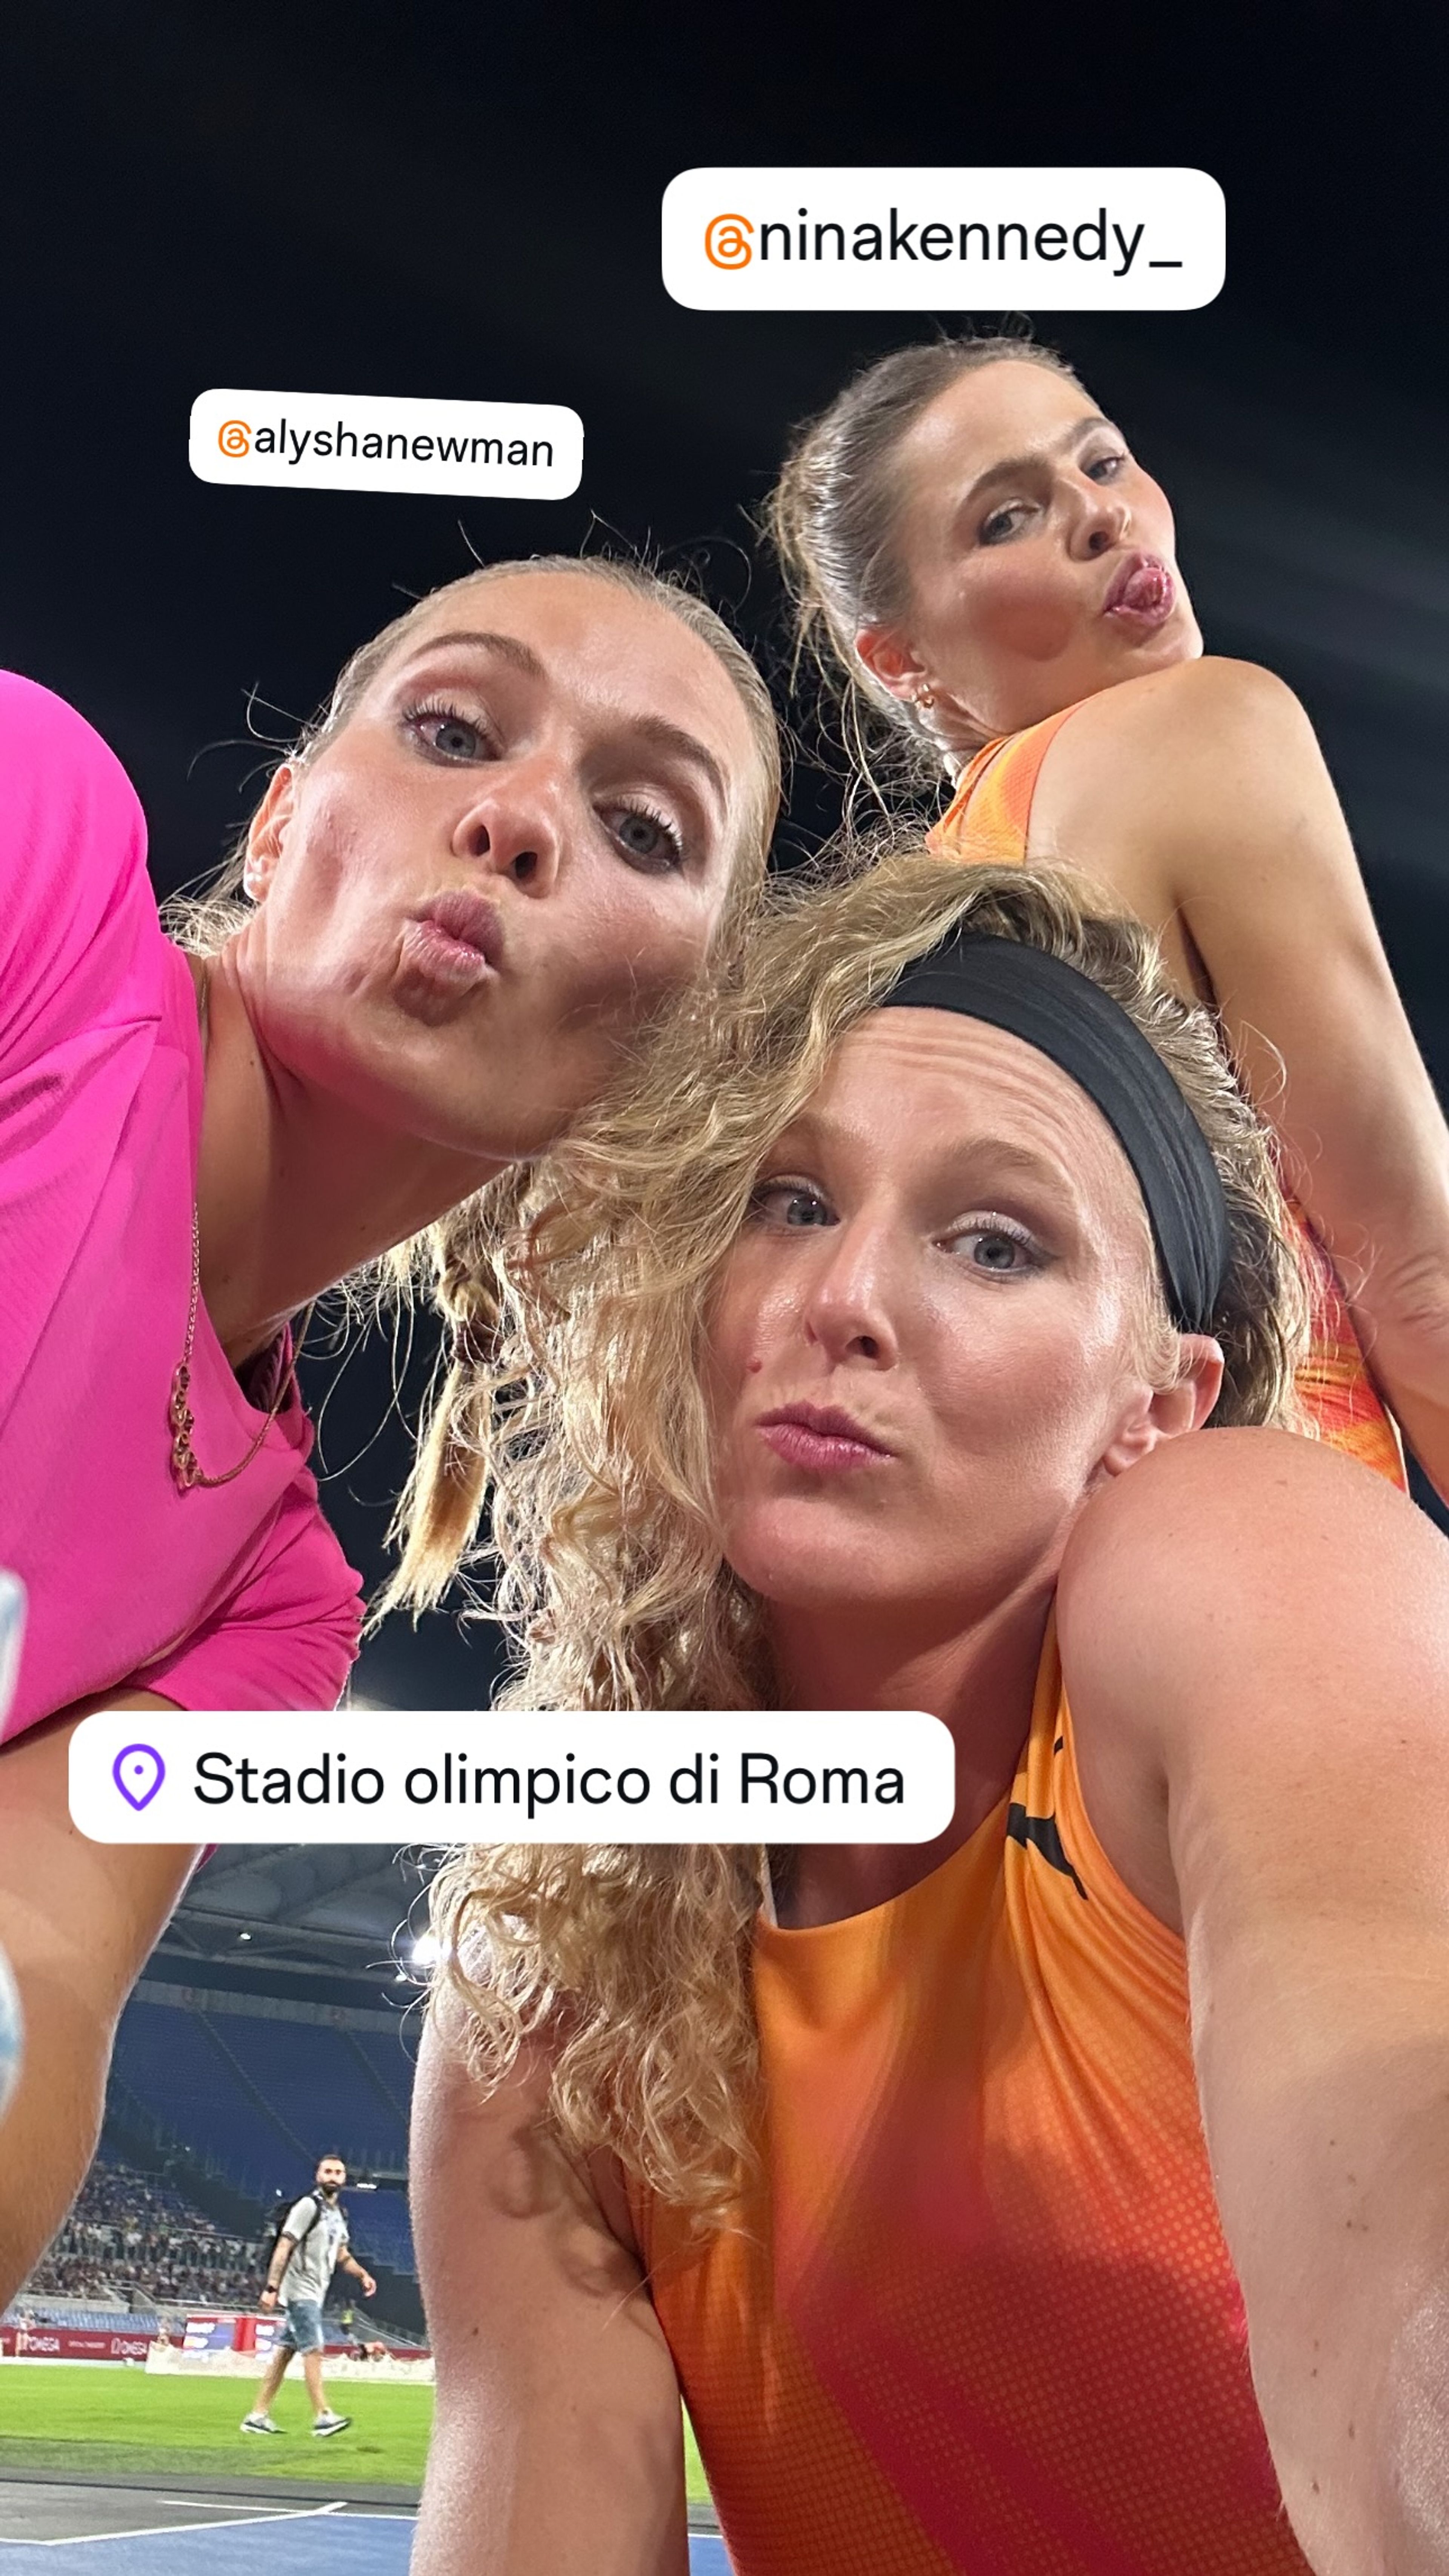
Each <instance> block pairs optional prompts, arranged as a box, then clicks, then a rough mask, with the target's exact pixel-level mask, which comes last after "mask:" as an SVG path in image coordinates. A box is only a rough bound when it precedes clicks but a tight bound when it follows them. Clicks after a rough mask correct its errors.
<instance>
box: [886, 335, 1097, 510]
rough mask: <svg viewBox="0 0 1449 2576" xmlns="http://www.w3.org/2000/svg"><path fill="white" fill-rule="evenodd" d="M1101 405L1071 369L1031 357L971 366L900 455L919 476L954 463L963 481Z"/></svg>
mask: <svg viewBox="0 0 1449 2576" xmlns="http://www.w3.org/2000/svg"><path fill="white" fill-rule="evenodd" d="M1096 412H1097V406H1096V404H1095V403H1094V402H1093V401H1092V399H1091V397H1090V395H1088V394H1085V393H1083V391H1082V388H1081V386H1080V385H1075V384H1073V382H1072V380H1071V378H1070V376H1063V375H1059V374H1058V373H1057V370H1056V369H1055V367H1040V366H1036V365H1034V364H1033V363H1032V361H1031V360H1030V359H1029V358H1002V359H999V360H998V361H997V362H996V363H995V364H994V365H991V366H985V367H970V368H968V369H967V370H966V371H965V373H964V374H962V375H960V376H958V377H957V379H956V382H955V383H954V384H952V385H948V386H947V388H946V390H945V392H944V393H941V394H937V396H936V399H935V401H934V402H931V403H928V404H927V405H926V408H925V410H924V411H923V412H922V413H921V416H920V418H919V419H918V420H917V421H915V422H913V423H912V425H911V427H910V429H909V430H908V431H907V432H906V435H905V437H904V439H903V440H902V442H901V461H902V464H903V465H904V466H905V467H906V469H907V471H908V473H909V474H911V475H912V477H915V478H921V479H924V478H927V477H931V476H933V475H935V474H938V473H940V472H941V471H942V470H943V469H946V468H949V470H950V471H951V472H952V473H953V474H954V475H956V476H958V477H959V478H960V480H961V481H963V482H971V481H973V480H974V478H975V477H976V476H977V475H978V474H984V473H985V472H986V471H987V469H988V468H989V467H990V466H992V465H995V464H997V463H999V462H1000V460H1001V459H1002V458H1003V457H1008V456H1021V455H1023V454H1026V453H1029V452H1030V451H1031V450H1032V449H1033V448H1035V447H1037V446H1038V445H1040V446H1048V445H1050V443H1051V442H1052V440H1054V439H1056V438H1059V437H1061V435H1062V434H1063V432H1064V431H1067V430H1069V429H1071V428H1072V426H1073V425H1074V423H1076V422H1077V421H1081V420H1089V419H1093V418H1095V417H1096Z"/></svg>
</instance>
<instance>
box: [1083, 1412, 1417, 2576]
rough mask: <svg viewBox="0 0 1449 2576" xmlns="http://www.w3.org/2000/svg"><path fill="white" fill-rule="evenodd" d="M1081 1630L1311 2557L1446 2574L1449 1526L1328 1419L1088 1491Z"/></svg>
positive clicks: (1088, 1697)
mask: <svg viewBox="0 0 1449 2576" xmlns="http://www.w3.org/2000/svg"><path fill="white" fill-rule="evenodd" d="M1061 1613H1062V1625H1061V1634H1062V1646H1063V1655H1064V1659H1065V1662H1066V1669H1067V1672H1068V1677H1069V1678H1068V1687H1069V1689H1070V1691H1071V1694H1072V1699H1073V1704H1074V1706H1075V1707H1076V1708H1077V1710H1078V1714H1079V1722H1080V1723H1082V1724H1083V1725H1084V1726H1089V1727H1091V1728H1092V1729H1093V1730H1095V1731H1097V1733H1098V1736H1099V1741H1102V1742H1104V1743H1107V1742H1115V1745H1116V1747H1117V1751H1118V1754H1119V1757H1120V1759H1121V1760H1122V1761H1123V1762H1124V1763H1127V1764H1133V1763H1136V1762H1138V1761H1139V1760H1140V1761H1141V1763H1142V1776H1143V1778H1144V1779H1145V1780H1147V1781H1148V1782H1149V1783H1150V1784H1151V1785H1150V1790H1149V1794H1150V1795H1151V1796H1152V1797H1153V1799H1154V1803H1155V1801H1156V1798H1157V1795H1158V1792H1159V1790H1160V1794H1161V1797H1162V1799H1163V1800H1164V1801H1165V1815H1166V1833H1167V1839H1168V1844H1169V1849H1170V1858H1171V1866H1172V1871H1173V1874H1174V1876H1175V1879H1176V1884H1177V1890H1178V1896H1179V1900H1180V1905H1181V1911H1182V1921H1183V1932H1184V1938H1185V1941H1186V1944H1187V1964H1188V1975H1189V1983H1190V1991H1191V2006H1192V2026H1193V2043H1194V2052H1195V2059H1196V2066H1197V2075H1198V2085H1199V2092H1200V2097H1201V2102H1202V2111H1203V2122H1204V2128H1205V2131H1206V2136H1207V2142H1208V2149H1209V2154H1210V2156H1211V2160H1212V2170H1213V2179H1214V2184H1215V2187H1216V2191H1217V2196H1218V2204H1219V2208H1220V2211H1221V2214H1222V2221H1223V2228H1224V2232H1225V2234H1226V2237H1227V2242H1228V2246H1229V2250H1230V2252H1231V2254H1232V2258H1233V2262H1234V2265H1235V2267H1236V2270H1237V2273H1238V2277H1239V2280H1240V2282H1241V2285H1242V2290H1243V2295H1244V2300H1245V2303H1246V2307H1247V2315H1248V2326H1249V2338H1250V2354H1251V2361H1252V2370H1253V2380H1254V2386H1255V2388H1256V2391H1257V2396H1258V2402H1259V2406H1260V2408H1261V2410H1262V2416H1263V2422H1264V2425H1265V2428H1266V2431H1267V2434H1268V2440H1269V2444H1270V2446H1271V2449H1272V2454H1273V2460H1274V2464H1275V2466H1276V2469H1277V2472H1278V2477H1279V2482H1280V2485H1281V2487H1282V2492H1283V2498H1284V2502H1285V2504H1286V2506H1287V2510H1288V2515H1289V2519H1290V2521H1291V2523H1292V2526H1293V2529H1294V2532H1295V2533H1296V2535H1297V2537H1298V2540H1299V2542H1300V2543H1301V2545H1302V2547H1303V2549H1304V2551H1305V2553H1306V2554H1307V2556H1308V2559H1309V2562H1310V2564H1311V2565H1312V2567H1313V2568H1314V2569H1315V2571H1316V2576H1384V2571H1386V2570H1390V2569H1391V2570H1392V2571H1393V2576H1446V2571H1449V1874H1446V1865H1445V1852H1446V1848H1449V1549H1446V1547H1445V1544H1444V1542H1443V1540H1442V1539H1441V1538H1440V1537H1439V1536H1438V1534H1437V1533H1436V1532H1435V1531H1434V1529H1433V1528H1432V1526H1431V1525H1430V1523H1429V1522H1428V1521H1427V1520H1426V1519H1425V1518H1424V1516H1423V1515H1422V1514H1421V1513H1419V1512H1417V1511H1415V1510H1414V1508H1413V1506H1412V1505H1411V1504H1409V1503H1407V1502H1406V1501H1405V1500H1404V1499H1403V1498H1402V1497H1401V1496H1400V1495H1398V1494H1396V1493H1395V1492H1394V1491H1393V1490H1392V1489H1391V1488H1390V1487H1389V1486H1388V1485H1386V1484H1384V1483H1383V1482H1382V1481H1381V1480H1380V1479H1379V1478H1377V1477H1374V1476H1371V1475H1369V1474H1368V1473H1367V1472H1366V1471H1365V1470H1363V1469H1362V1468H1359V1467H1357V1466H1355V1465H1353V1464H1352V1463H1351V1462H1350V1461H1347V1460H1345V1459H1342V1458H1340V1457H1338V1456H1337V1455H1335V1453H1334V1452H1332V1451H1331V1450H1327V1449H1320V1448H1317V1447H1315V1446H1314V1444H1312V1443H1311V1442H1308V1441H1299V1440H1292V1439H1290V1438H1288V1437H1287V1436H1286V1435H1279V1434H1275V1433H1268V1432H1219V1433H1213V1434H1210V1435H1199V1436H1198V1437H1196V1438H1192V1439H1188V1440H1184V1441H1181V1442H1178V1443H1174V1444H1172V1447H1171V1449H1169V1450H1166V1451H1163V1452H1161V1453H1159V1454H1158V1456H1156V1457H1154V1458H1152V1459H1149V1460H1148V1461H1146V1462H1145V1464H1144V1466H1142V1467H1141V1468H1134V1469H1133V1470H1132V1472H1131V1473H1130V1474H1129V1475H1126V1476H1124V1477H1122V1478H1121V1479H1120V1480H1119V1483H1118V1485H1117V1486H1116V1487H1114V1488H1113V1489H1112V1491H1111V1493H1110V1494H1109V1495H1107V1496H1105V1497H1103V1498H1102V1500H1101V1502H1100V1503H1097V1504H1094V1505H1093V1506H1092V1508H1091V1510H1090V1511H1089V1512H1088V1513H1087V1514H1086V1515H1085V1516H1084V1519H1083V1522H1082V1524H1081V1526H1080V1528H1079V1530H1078V1532H1077V1534H1076V1537H1075V1538H1074V1540H1073V1544H1072V1548H1071V1550H1070V1551H1069V1555H1068V1562H1067V1567H1066V1569H1065V1571H1064V1576H1063V1584H1062V1595H1061Z"/></svg>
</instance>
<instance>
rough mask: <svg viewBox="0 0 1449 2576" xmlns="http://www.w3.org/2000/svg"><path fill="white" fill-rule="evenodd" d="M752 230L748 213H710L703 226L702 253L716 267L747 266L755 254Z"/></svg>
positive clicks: (752, 226) (753, 228)
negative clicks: (707, 220)
mask: <svg viewBox="0 0 1449 2576" xmlns="http://www.w3.org/2000/svg"><path fill="white" fill-rule="evenodd" d="M754 230H755V227H754V225H753V224H752V223H751V221H750V219H749V216H748V215H711V217H710V219H709V222H708V223H707V224H706V225H705V228H704V255H705V258H706V259H708V260H712V261H713V262H714V265H715V267H716V268H748V267H749V264H750V262H751V260H752V259H753V258H754V256H755V247H754V239H753V235H754Z"/></svg>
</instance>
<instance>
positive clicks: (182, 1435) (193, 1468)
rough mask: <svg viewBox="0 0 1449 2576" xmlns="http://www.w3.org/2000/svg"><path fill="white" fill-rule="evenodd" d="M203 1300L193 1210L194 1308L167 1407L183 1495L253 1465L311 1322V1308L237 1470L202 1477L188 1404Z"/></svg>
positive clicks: (292, 1378) (289, 1385) (231, 1478)
mask: <svg viewBox="0 0 1449 2576" xmlns="http://www.w3.org/2000/svg"><path fill="white" fill-rule="evenodd" d="M200 1301H201V1220H200V1217H199V1216H198V1215H197V1212H196V1209H195V1208H194V1207H193V1208H192V1211H191V1305H190V1309H189V1311H188V1313H187V1317H186V1347H185V1349H184V1350H183V1352H182V1354H181V1357H180V1359H179V1360H178V1361H177V1363H176V1368H175V1371H174V1373H173V1376H172V1379H171V1402H170V1404H169V1405H168V1407H167V1420H168V1421H169V1423H170V1425H171V1473H172V1475H173V1476H174V1477H175V1479H176V1482H177V1484H178V1486H179V1487H180V1490H181V1492H182V1493H183V1494H189V1493H190V1491H191V1488H192V1486H193V1485H230V1484H233V1483H234V1482H235V1480H236V1478H237V1477H238V1476H240V1475H241V1474H242V1473H243V1471H244V1470H245V1469H246V1468H248V1467H249V1466H250V1465H251V1463H252V1460H253V1459H254V1458H255V1456H256V1454H257V1451H258V1450H259V1449H260V1447H261V1445H262V1442H263V1441H264V1440H265V1438H266V1436H267V1433H268V1432H269V1431H270V1430H271V1427H272V1424H273V1423H274V1422H275V1421H276V1418H277V1416H278V1414H279V1413H280V1412H281V1410H282V1407H283V1405H284V1404H285V1403H286V1401H287V1398H288V1396H289V1395H290V1394H291V1392H292V1389H293V1387H294V1386H295V1385H296V1383H297V1358H298V1354H299V1352H300V1351H301V1347H302V1344H303V1342H304V1341H305V1339H306V1336H307V1327H308V1325H309V1324H310V1323H311V1321H312V1308H311V1306H309V1307H308V1309H307V1311H306V1313H305V1315H304V1316H303V1318H302V1325H301V1330H300V1331H299V1332H298V1334H297V1336H296V1339H295V1340H294V1342H293V1344H292V1349H291V1355H290V1357H289V1359H288V1361H287V1368H286V1374H285V1376H284V1377H283V1379H282V1383H281V1386H280V1388H279V1389H278V1391H277V1394H276V1396H275V1397H274V1398H273V1401H272V1407H271V1411H270V1412H269V1413H268V1415H267V1418H266V1420H265V1422H264V1423H263V1424H262V1427H261V1429H260V1431H259V1432H258V1433H257V1436H256V1438H255V1440H254V1441H253V1442H252V1445H251V1447H250V1449H248V1451H247V1453H246V1456H245V1457H244V1458H239V1459H238V1460H237V1462H236V1465H235V1466H234V1467H228V1469H227V1471H226V1473H225V1475H224V1476H206V1475H203V1474H202V1471H201V1462H200V1460H199V1459H198V1457H197V1455H196V1451H195V1450H194V1449H193V1448H192V1446H191V1435H192V1432H193V1431H194V1430H195V1429H196V1416H195V1414H194V1413H193V1412H192V1410H191V1407H190V1405H189V1404H188V1403H187V1401H186V1399H187V1396H188V1394H189V1393H190V1389H191V1348H192V1344H193V1342H194V1341H195V1339H196V1309H197V1306H198V1305H199V1303H200Z"/></svg>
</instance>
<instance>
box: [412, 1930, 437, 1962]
mask: <svg viewBox="0 0 1449 2576" xmlns="http://www.w3.org/2000/svg"><path fill="white" fill-rule="evenodd" d="M442 1955H443V1945H442V1942H441V1941H440V1940H439V1939H438V1936H437V1934H436V1932H420V1933H419V1934H418V1937H417V1939H416V1941H415V1942H414V1943H413V1966H414V1967H415V1968H435V1967H436V1966H437V1964H438V1961H439V1960H440V1959H441V1957H442Z"/></svg>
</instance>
